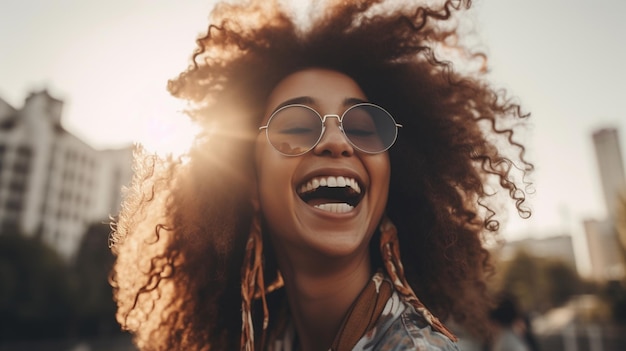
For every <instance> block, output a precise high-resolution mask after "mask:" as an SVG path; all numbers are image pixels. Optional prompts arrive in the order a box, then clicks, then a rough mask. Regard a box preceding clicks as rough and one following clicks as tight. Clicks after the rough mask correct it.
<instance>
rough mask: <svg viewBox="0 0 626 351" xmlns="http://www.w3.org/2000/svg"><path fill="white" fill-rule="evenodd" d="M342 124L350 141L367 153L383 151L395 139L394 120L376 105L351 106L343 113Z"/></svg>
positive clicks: (395, 128)
mask: <svg viewBox="0 0 626 351" xmlns="http://www.w3.org/2000/svg"><path fill="white" fill-rule="evenodd" d="M342 124H343V130H344V132H345V134H346V136H347V137H348V139H349V140H350V142H351V143H352V144H353V145H354V146H355V147H357V148H358V149H360V150H361V151H364V152H367V153H378V152H383V151H385V150H387V149H389V148H390V147H391V145H393V143H394V142H395V141H396V136H397V131H398V129H397V127H396V122H395V121H394V119H393V117H391V115H390V114H389V113H388V112H387V111H385V110H383V109H382V108H380V107H378V106H376V105H370V104H359V105H355V106H353V107H351V108H350V109H349V110H348V111H347V112H346V113H345V114H344V117H343V121H342Z"/></svg>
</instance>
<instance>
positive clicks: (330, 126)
mask: <svg viewBox="0 0 626 351" xmlns="http://www.w3.org/2000/svg"><path fill="white" fill-rule="evenodd" d="M323 120H324V132H323V134H322V138H321V139H320V141H319V143H317V145H315V147H314V148H313V152H314V153H315V154H316V155H320V156H322V155H328V156H332V157H338V156H352V155H353V154H354V148H353V147H352V144H350V142H348V139H346V136H345V134H344V133H343V132H342V131H341V128H340V126H339V116H338V115H325V116H324V118H323Z"/></svg>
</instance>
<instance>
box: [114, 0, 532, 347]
mask: <svg viewBox="0 0 626 351" xmlns="http://www.w3.org/2000/svg"><path fill="white" fill-rule="evenodd" d="M317 5H318V8H319V11H311V12H315V13H318V15H317V16H315V17H314V18H309V19H308V22H305V24H303V25H298V24H297V23H298V22H300V21H299V20H298V19H297V16H296V14H295V12H290V11H289V10H288V9H286V8H285V5H283V4H280V3H279V2H278V1H277V0H276V1H248V2H247V3H240V4H233V3H222V4H219V5H218V6H216V8H215V9H214V10H213V12H212V14H211V23H212V24H211V25H210V26H209V27H208V30H207V32H206V34H205V35H203V36H201V37H200V38H198V39H197V50H196V51H195V52H194V54H193V56H192V62H191V64H190V66H189V68H188V69H187V70H185V71H184V72H183V73H181V74H180V75H179V76H178V77H177V78H176V79H173V80H171V81H170V82H169V85H168V89H169V91H170V92H171V93H172V94H173V95H174V96H176V97H179V98H181V99H184V100H187V101H189V108H188V115H189V116H190V117H191V119H192V120H193V121H195V122H196V123H197V124H199V125H200V126H201V132H200V133H199V134H198V135H197V136H196V137H195V140H194V143H193V145H192V146H191V148H190V150H189V151H188V152H187V153H186V154H185V155H184V156H182V157H180V158H176V159H174V158H172V157H168V158H161V157H157V156H154V155H149V154H148V153H146V152H144V151H142V150H139V151H138V152H137V153H136V155H135V176H134V178H133V181H132V185H131V187H130V188H129V189H127V194H126V197H125V200H124V203H123V205H122V211H121V214H120V217H119V219H118V221H117V223H115V230H114V232H113V233H112V240H113V250H114V251H115V253H116V254H117V261H116V264H115V267H114V270H113V272H112V275H111V283H112V285H113V287H114V295H115V299H116V301H117V304H118V307H119V308H118V312H117V319H118V321H119V322H120V323H121V324H122V326H123V327H124V328H125V329H128V330H130V331H132V332H133V333H134V334H135V342H136V344H137V345H138V346H139V347H140V348H141V349H142V350H174V349H176V350H182V349H185V350H231V349H237V348H238V345H239V338H240V333H241V314H240V304H241V268H242V262H243V256H244V250H245V244H246V238H247V235H248V231H249V228H250V223H251V221H252V216H253V208H252V205H251V204H250V201H249V199H250V194H251V192H253V191H255V188H254V187H255V169H254V162H253V160H254V142H253V141H254V139H255V138H256V135H257V133H258V126H259V125H260V120H261V119H262V117H263V111H264V108H265V103H266V99H267V97H268V96H269V94H270V92H271V90H272V89H273V87H274V86H275V85H276V84H277V83H278V82H279V81H280V80H281V79H283V78H284V77H286V76H287V75H289V74H291V73H293V72H295V71H298V70H301V69H304V68H309V67H320V68H326V69H332V70H336V71H339V72H342V73H344V74H346V75H348V76H350V77H351V78H352V79H354V80H355V81H356V82H357V83H358V84H359V86H360V87H361V89H362V90H363V91H364V93H365V94H366V96H367V97H368V99H369V100H370V101H372V102H374V103H376V104H379V105H381V106H385V107H386V108H387V109H388V110H389V112H390V113H391V114H392V115H394V116H395V117H396V119H397V120H398V122H399V123H401V124H403V126H404V127H403V128H402V130H401V131H400V135H399V137H398V140H397V142H396V144H395V145H394V147H393V148H391V149H390V150H389V157H390V162H391V167H392V172H391V173H392V174H391V181H390V185H389V198H388V203H387V207H386V213H387V215H388V217H389V218H390V219H391V220H392V221H393V223H395V225H396V227H397V229H398V235H399V240H400V243H401V254H402V257H404V266H405V271H406V278H407V280H408V282H409V283H410V285H411V287H412V288H413V290H414V291H415V292H416V294H417V296H419V297H420V299H421V300H422V301H423V302H424V304H425V305H426V306H427V307H428V308H429V309H430V310H431V311H432V312H433V313H434V314H435V315H437V316H438V317H440V318H441V319H446V318H453V319H454V320H455V321H456V322H458V323H461V324H463V325H464V326H466V327H467V328H468V329H470V330H473V331H475V332H476V333H481V332H484V331H485V328H486V327H485V326H486V321H487V319H488V315H487V314H488V309H489V304H490V298H489V294H488V292H487V289H486V279H487V277H488V275H489V273H490V272H492V271H493V267H492V265H491V264H490V255H489V252H488V251H487V250H486V249H485V247H484V243H485V240H486V238H492V237H496V236H497V232H498V229H499V228H498V219H497V217H496V211H499V210H501V209H502V203H501V201H500V200H497V199H498V197H497V196H494V195H495V194H496V193H498V189H500V190H503V191H504V193H506V194H507V195H508V197H509V198H510V199H511V200H512V201H513V202H514V204H515V206H516V208H517V211H518V213H519V214H520V215H521V216H522V217H528V216H530V212H529V210H528V209H527V208H526V207H525V205H524V201H525V197H526V193H527V191H526V186H527V185H528V184H529V183H528V182H527V181H526V177H525V176H526V175H527V174H528V173H529V172H530V171H532V169H533V166H532V164H531V163H529V162H528V161H527V160H525V158H524V151H525V149H524V147H523V145H522V144H520V143H519V142H518V141H516V140H515V139H514V135H516V134H515V133H514V129H515V128H516V127H517V126H518V125H520V124H523V123H522V122H523V121H524V120H525V118H526V117H527V115H525V114H523V113H522V112H520V106H519V104H518V103H516V102H515V101H514V100H513V99H511V98H509V97H507V94H506V92H505V91H504V90H496V89H494V88H493V87H492V86H491V85H490V84H489V82H488V81H487V79H486V78H485V72H486V56H485V55H484V54H482V53H479V52H473V51H472V50H471V48H469V47H466V46H464V45H462V44H461V42H460V41H459V38H460V36H461V34H462V33H460V32H461V30H460V29H459V25H458V18H459V16H460V14H462V13H463V10H464V9H465V8H469V7H470V2H469V1H452V0H448V1H445V2H444V3H443V4H438V5H434V4H430V5H425V4H419V3H416V2H411V3H410V4H408V5H407V4H406V3H403V4H402V6H400V5H399V4H395V6H394V4H387V3H385V2H384V1H383V0H359V1H339V0H337V1H332V2H331V3H328V2H325V3H323V4H317ZM322 7H323V10H322V9H321V8H322ZM313 10H315V9H313ZM443 53H448V56H450V57H454V58H455V59H456V60H458V61H459V62H461V63H463V62H466V63H467V62H470V63H472V62H474V63H475V62H478V63H479V65H478V66H477V67H476V65H467V66H465V67H466V69H465V71H466V72H465V73H460V70H458V69H455V67H453V65H452V63H451V62H450V61H449V60H446V59H443V58H442V57H443ZM468 67H469V68H468ZM471 67H474V68H475V69H473V70H470V68H471ZM520 175H521V177H520ZM501 193H502V192H501ZM373 241H375V240H373ZM269 246H270V245H266V247H269ZM375 247H377V246H376V244H372V248H375ZM270 249H271V247H270ZM375 251H376V250H374V249H372V256H373V257H374V258H375V257H378V255H379V254H377V253H376V252H375ZM271 256H272V255H271V253H267V252H266V261H265V270H266V271H267V273H266V276H269V277H270V278H269V279H271V277H272V274H276V273H272V272H275V271H276V263H275V260H273V259H272V257H271ZM282 290H284V289H282ZM282 290H279V291H277V292H275V293H272V294H271V295H270V316H272V317H273V318H271V319H270V321H271V323H273V322H272V321H274V320H275V319H276V318H274V316H277V313H278V312H277V307H276V304H272V301H271V300H272V295H274V296H276V295H277V294H278V296H281V295H280V294H284V292H282ZM277 299H279V298H275V300H277ZM274 322H275V321H274ZM270 328H271V325H270ZM257 330H258V329H257Z"/></svg>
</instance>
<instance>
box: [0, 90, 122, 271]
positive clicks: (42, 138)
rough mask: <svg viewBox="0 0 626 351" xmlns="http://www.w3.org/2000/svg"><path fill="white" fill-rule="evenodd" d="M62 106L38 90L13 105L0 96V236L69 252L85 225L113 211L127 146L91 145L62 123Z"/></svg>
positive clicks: (118, 196) (75, 245) (70, 254)
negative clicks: (16, 235) (34, 239)
mask: <svg viewBox="0 0 626 351" xmlns="http://www.w3.org/2000/svg"><path fill="white" fill-rule="evenodd" d="M62 109H63V102H62V101H60V100H57V99H55V98H53V97H51V96H50V95H49V94H48V92H47V91H45V90H44V91H40V92H36V93H32V94H30V96H28V97H27V98H26V101H25V103H24V107H23V108H21V109H16V108H14V107H12V106H10V105H9V104H7V103H6V102H4V101H2V99H0V235H1V234H3V233H5V232H8V231H18V232H20V233H22V234H24V235H28V236H33V235H39V236H41V238H42V239H43V240H44V241H46V242H47V243H49V244H50V245H51V246H53V247H55V248H56V249H57V250H58V251H59V252H60V253H61V254H62V255H63V256H64V257H65V258H67V259H70V258H71V257H72V256H73V254H74V253H75V251H76V249H77V247H78V245H79V243H80V239H81V236H82V235H83V233H84V231H85V229H86V227H87V225H88V224H90V223H92V222H94V221H106V220H108V217H109V216H110V215H115V214H116V213H117V211H118V210H119V202H120V190H121V187H122V186H123V185H125V184H127V183H128V182H129V181H130V177H131V174H132V171H131V161H132V149H131V148H130V147H128V148H124V149H119V150H105V151H99V150H95V149H94V148H92V147H91V146H89V145H88V144H86V143H85V142H83V141H82V140H80V139H78V138H77V137H75V136H74V135H72V134H70V133H69V132H67V131H66V130H65V129H63V127H62V125H61V113H62Z"/></svg>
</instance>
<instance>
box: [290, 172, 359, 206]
mask: <svg viewBox="0 0 626 351" xmlns="http://www.w3.org/2000/svg"><path fill="white" fill-rule="evenodd" d="M297 190H298V195H299V196H300V198H301V199H302V201H304V202H306V203H307V204H309V205H310V206H313V207H316V208H318V209H321V210H324V211H328V212H333V213H345V212H350V211H352V210H353V209H354V208H355V207H356V206H357V205H358V204H359V202H361V199H363V194H362V192H361V186H360V185H359V183H358V182H357V180H356V179H354V178H351V177H341V176H339V177H334V176H321V177H315V178H312V179H309V180H307V181H305V182H304V183H302V184H301V185H299V186H298V189H297Z"/></svg>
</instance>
